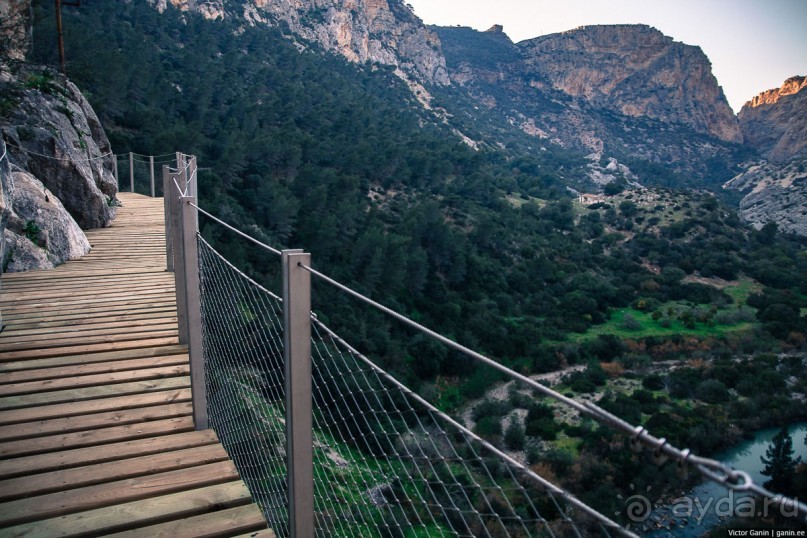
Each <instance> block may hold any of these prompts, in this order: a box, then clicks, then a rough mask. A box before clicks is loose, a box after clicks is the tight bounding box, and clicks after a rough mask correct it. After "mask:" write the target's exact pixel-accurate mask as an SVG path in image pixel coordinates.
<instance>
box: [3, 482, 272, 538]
mask: <svg viewBox="0 0 807 538" xmlns="http://www.w3.org/2000/svg"><path fill="white" fill-rule="evenodd" d="M250 501H251V498H250V495H249V490H248V489H247V488H246V486H245V485H244V483H243V482H240V481H237V482H226V483H223V484H217V485H214V486H207V487H204V488H198V489H194V490H191V491H183V492H180V493H173V494H170V495H162V496H159V497H153V498H149V499H144V500H141V501H133V502H129V503H125V504H121V505H118V506H115V507H111V508H102V509H96V510H88V511H85V512H79V513H77V514H71V515H66V516H62V517H59V518H54V519H48V520H45V521H38V522H35V523H28V524H24V525H19V526H15V527H11V528H7V529H5V530H4V531H3V533H4V536H8V537H9V538H12V537H23V536H25V537H27V538H55V537H57V536H59V537H61V536H102V535H103V536H107V535H109V534H110V533H112V532H117V531H122V530H126V529H139V528H142V527H148V526H150V525H153V524H157V523H161V522H164V521H171V520H175V519H179V518H186V517H191V516H194V515H197V514H203V513H206V512H214V511H218V510H221V509H227V508H232V507H236V506H241V505H244V504H248V503H249V502H250ZM264 524H265V522H264ZM139 536H140V537H145V536H151V535H150V534H148V533H145V532H142V533H140V534H139ZM174 536H189V535H188V534H186V533H183V532H179V533H178V534H175V535H174ZM267 536H268V535H267Z"/></svg>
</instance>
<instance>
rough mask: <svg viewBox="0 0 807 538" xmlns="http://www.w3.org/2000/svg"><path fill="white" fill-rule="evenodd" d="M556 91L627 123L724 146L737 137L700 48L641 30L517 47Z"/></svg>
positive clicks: (585, 30) (592, 31)
mask: <svg viewBox="0 0 807 538" xmlns="http://www.w3.org/2000/svg"><path fill="white" fill-rule="evenodd" d="M518 46H519V48H520V49H521V51H522V54H523V55H524V57H525V58H526V63H527V65H528V66H529V68H530V70H532V71H534V72H536V73H539V74H540V75H542V76H543V77H545V78H546V79H548V80H549V81H550V83H551V85H552V87H553V88H555V89H557V90H560V91H563V92H564V93H566V94H568V95H571V96H573V97H578V98H583V99H585V100H586V101H588V102H589V103H591V104H592V105H594V106H596V107H599V108H604V109H610V110H613V111H615V112H618V113H620V114H624V115H626V116H631V117H648V118H653V119H657V120H661V121H664V122H673V123H681V124H684V125H687V126H689V127H690V128H692V129H693V130H695V131H697V132H700V133H704V134H708V135H711V136H714V137H716V138H719V139H721V140H724V141H728V142H740V141H741V140H742V135H741V133H740V128H739V125H738V123H737V119H736V117H735V116H734V112H733V111H732V110H731V107H730V106H729V104H728V101H727V100H726V97H725V95H724V94H723V90H722V89H721V88H720V86H719V85H718V83H717V79H715V77H714V75H713V74H712V65H711V62H710V61H709V59H708V58H707V56H706V55H705V54H704V53H703V51H702V50H701V49H700V47H695V46H691V45H685V44H684V43H680V42H677V41H674V40H673V39H672V38H671V37H669V36H666V35H664V34H663V33H661V32H660V31H659V30H657V29H655V28H653V27H651V26H647V25H644V24H620V25H596V26H581V27H580V28H576V29H574V30H569V31H567V32H563V33H559V34H550V35H546V36H541V37H538V38H535V39H530V40H527V41H523V42H521V43H518Z"/></svg>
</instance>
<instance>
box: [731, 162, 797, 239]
mask: <svg viewBox="0 0 807 538" xmlns="http://www.w3.org/2000/svg"><path fill="white" fill-rule="evenodd" d="M725 188H727V189H733V190H738V191H741V192H742V193H743V194H745V197H744V198H743V199H742V201H741V202H740V217H741V218H742V219H743V220H744V221H745V222H747V223H749V224H751V225H752V226H754V227H755V228H757V229H759V228H762V226H764V225H765V224H767V223H768V222H775V223H776V224H777V225H778V227H779V229H780V230H782V231H785V232H790V233H795V234H799V235H803V236H805V237H807V159H793V160H791V161H789V162H788V163H785V164H782V163H765V162H763V163H757V164H754V165H751V166H749V167H748V168H747V169H746V170H745V171H744V172H743V173H742V174H740V175H738V176H737V177H735V178H734V179H732V180H731V181H729V182H728V183H726V185H725Z"/></svg>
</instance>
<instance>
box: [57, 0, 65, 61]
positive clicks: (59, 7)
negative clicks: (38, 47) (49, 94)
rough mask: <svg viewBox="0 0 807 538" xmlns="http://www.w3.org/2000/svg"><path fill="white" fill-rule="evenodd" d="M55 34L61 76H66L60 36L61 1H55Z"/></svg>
mask: <svg viewBox="0 0 807 538" xmlns="http://www.w3.org/2000/svg"><path fill="white" fill-rule="evenodd" d="M56 33H57V34H58V36H59V65H60V66H61V68H62V74H63V75H65V76H66V75H67V67H66V65H65V61H64V37H63V36H62V0H56Z"/></svg>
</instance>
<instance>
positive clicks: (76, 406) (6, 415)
mask: <svg viewBox="0 0 807 538" xmlns="http://www.w3.org/2000/svg"><path fill="white" fill-rule="evenodd" d="M190 398H191V391H190V389H186V388H183V389H179V390H160V391H154V392H147V393H145V394H134V395H126V396H117V397H112V398H104V399H102V400H88V401H83V402H69V403H58V404H55V405H43V406H40V407H24V408H22V409H9V410H7V411H4V412H3V413H0V424H2V425H3V426H6V425H11V424H19V423H22V422H33V421H43V420H48V419H57V418H70V417H77V416H79V415H92V414H98V413H103V412H105V411H123V410H125V409H135V408H138V407H150V406H160V405H164V404H167V403H174V402H184V401H188V400H190ZM91 419H92V417H82V418H81V419H80V420H81V422H82V423H86V422H88V421H91ZM73 420H74V422H76V421H77V420H78V419H73ZM13 429H14V428H12V430H13ZM2 430H3V428H2V427H0V432H2ZM2 438H3V436H0V439H2Z"/></svg>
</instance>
